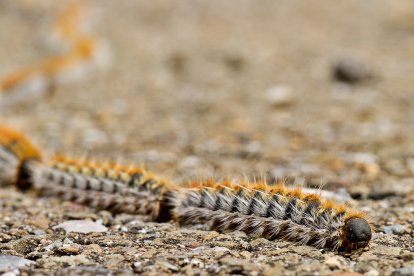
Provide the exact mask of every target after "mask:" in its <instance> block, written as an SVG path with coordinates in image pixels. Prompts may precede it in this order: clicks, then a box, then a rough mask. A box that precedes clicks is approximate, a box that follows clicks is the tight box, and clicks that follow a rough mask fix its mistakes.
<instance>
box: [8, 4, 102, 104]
mask: <svg viewBox="0 0 414 276" xmlns="http://www.w3.org/2000/svg"><path fill="white" fill-rule="evenodd" d="M87 18H88V15H87V13H86V7H85V6H84V5H82V4H81V3H80V2H79V3H78V2H74V3H72V4H70V5H68V6H66V7H65V8H64V9H63V11H62V12H61V13H59V14H58V16H57V19H56V22H55V23H54V28H53V31H52V34H51V37H50V39H49V40H50V41H52V42H54V43H53V44H55V45H58V46H59V48H60V49H65V50H64V53H62V54H59V55H56V56H51V57H47V58H45V59H44V60H43V61H41V62H39V63H38V64H35V65H30V66H27V67H24V68H21V69H18V70H16V71H14V72H11V73H9V74H7V75H6V76H4V77H3V79H1V80H0V107H2V106H9V105H12V104H14V103H19V102H25V101H26V102H27V101H28V100H32V99H34V98H38V97H40V96H41V95H43V94H45V93H46V92H52V91H53V89H54V88H55V86H56V85H60V84H64V83H68V82H74V81H78V80H79V79H81V78H83V77H84V76H85V75H86V74H87V73H88V72H89V71H91V70H93V69H96V68H104V67H106V66H107V65H108V63H109V58H110V57H109V56H110V55H109V51H108V48H107V47H106V46H105V44H104V43H103V42H102V41H99V40H98V39H96V38H94V37H93V36H91V35H89V34H87V33H86V31H85V30H82V28H81V27H82V26H83V25H85V24H83V23H84V21H85V19H87ZM86 23H87V22H86Z"/></svg>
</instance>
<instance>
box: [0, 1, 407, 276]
mask: <svg viewBox="0 0 414 276" xmlns="http://www.w3.org/2000/svg"><path fill="white" fill-rule="evenodd" d="M51 2H52V1H47V0H39V1H36V2H33V1H28V0H19V1H15V0H4V1H0V41H1V43H0V75H4V74H6V73H8V72H10V71H11V70H13V69H16V68H20V67H21V66H24V65H27V64H31V63H33V62H36V61H39V60H41V59H42V57H45V56H47V55H50V52H51V50H50V49H49V48H47V47H46V46H45V43H44V40H45V33H47V30H48V28H47V26H48V24H49V23H50V22H51V20H52V18H53V15H54V14H56V11H57V10H59V8H61V5H63V4H62V3H60V2H59V4H52V3H51ZM62 2H64V1H62ZM90 6H91V7H92V8H93V9H95V10H96V14H97V16H96V18H95V19H96V20H95V21H96V22H95V26H94V32H95V33H96V36H97V37H99V38H101V39H102V40H104V41H105V43H106V44H107V45H108V46H109V48H110V49H111V53H112V64H111V66H110V67H108V68H107V69H106V70H104V72H98V71H97V72H93V73H92V74H90V75H89V76H87V77H85V79H83V80H82V81H81V82H78V83H68V84H67V85H61V86H57V87H55V91H54V93H53V94H52V95H49V96H48V97H45V98H41V99H38V100H37V101H34V102H32V103H31V104H25V105H14V106H10V107H9V108H3V109H2V110H0V119H1V122H2V123H6V124H8V125H12V126H14V127H15V128H17V129H20V130H23V131H24V132H25V133H26V134H27V135H29V136H31V137H33V138H34V142H35V143H36V144H38V145H39V146H40V147H41V148H42V149H43V150H44V152H45V155H46V156H47V155H51V154H54V153H56V152H64V153H66V154H69V155H74V156H85V155H86V156H96V157H99V158H101V159H107V160H109V159H111V160H119V161H123V162H134V163H137V164H142V163H144V164H146V166H147V167H148V168H149V169H151V170H152V171H154V172H156V173H159V174H160V175H163V176H165V177H169V178H171V179H173V180H174V181H176V182H178V183H182V182H185V181H187V180H189V179H205V178H208V177H215V178H218V179H220V178H223V177H230V178H235V179H245V178H249V179H253V178H257V177H259V178H260V177H265V178H266V179H268V181H270V182H271V181H274V180H276V179H286V180H287V182H288V183H300V184H303V185H305V186H308V187H319V186H320V185H323V187H324V189H325V190H329V191H333V192H338V193H342V194H346V195H347V194H349V195H350V196H352V198H353V201H354V203H355V204H357V206H358V207H357V208H358V209H361V210H363V211H365V212H367V213H368V214H369V215H370V216H371V217H372V221H373V224H374V226H375V234H374V237H373V240H372V243H371V244H370V247H369V248H367V249H365V250H361V251H357V252H353V253H352V254H338V253H335V252H329V251H323V250H317V249H314V248H312V247H308V246H297V245H295V244H292V243H290V242H284V241H268V240H265V239H252V238H249V237H246V235H245V234H244V233H242V232H235V233H226V234H219V233H217V232H212V231H205V229H204V228H203V226H202V225H197V226H194V227H188V228H179V227H177V225H175V224H170V223H165V224H157V223H152V222H146V221H144V220H143V218H142V217H139V216H132V215H126V214H119V215H116V216H115V215H111V214H110V213H108V212H106V211H96V210H93V209H90V208H87V207H83V206H79V205H75V204H72V203H70V202H61V201H60V200H58V199H53V198H38V197H36V195H34V194H31V193H26V194H23V193H21V192H18V191H16V190H14V189H13V188H8V187H5V188H2V189H1V190H0V227H1V231H0V250H1V254H3V255H0V270H2V271H11V273H14V274H19V273H22V274H32V273H34V274H36V273H37V274H42V273H44V274H53V273H56V274H58V275H67V274H80V273H84V274H85V275H86V274H88V275H94V274H102V275H107V274H110V273H114V274H129V273H143V274H147V275H152V274H154V275H155V274H157V275H160V274H164V273H165V274H169V273H177V274H189V275H204V274H221V275H226V274H236V275H237V274H243V275H309V274H312V275H314V274H315V275H328V274H329V275H331V274H334V275H343V276H345V275H364V274H365V275H413V274H414V231H413V223H414V219H413V215H414V143H413V142H412V141H413V139H414V124H413V118H414V96H413V91H412V90H413V87H414V78H413V77H412V76H413V73H414V62H413V61H414V50H413V49H414V5H413V4H412V2H411V1H408V0H407V1H402V0H401V1H400V0H398V1H386V0H376V1H374V0H366V1H340V2H335V4H332V1H328V0H321V1H318V2H311V1H306V0H303V1H282V0H280V1H279V0H278V1H263V2H261V3H260V4H258V3H257V2H256V1H253V0H251V1H247V0H237V1H236V0H234V1H233V0H232V1H215V0H214V1H211V0H210V1H206V0H197V1H193V2H191V3H190V2H188V3H187V2H180V3H176V2H172V1H167V0H156V1H126V0H120V1H109V0H100V1H98V0H95V1H90ZM71 220H89V221H93V222H95V224H91V225H90V222H89V224H88V223H87V222H84V223H85V225H87V226H85V227H86V228H87V229H89V228H88V227H98V230H99V231H100V232H99V231H98V232H93V233H76V232H70V233H68V230H67V229H66V230H65V229H62V228H60V227H56V226H59V225H60V224H61V223H64V222H68V221H69V223H70V221H71ZM104 226H105V227H104ZM11 255H12V256H17V257H19V258H11V257H7V256H11ZM10 258H11V259H10ZM20 258H22V259H20ZM19 263H20V264H25V266H21V267H20V268H18V269H17V268H13V267H17V265H18V264H19ZM7 267H8V268H7ZM9 275H12V274H9Z"/></svg>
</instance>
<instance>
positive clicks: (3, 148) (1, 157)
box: [0, 125, 42, 190]
mask: <svg viewBox="0 0 414 276" xmlns="http://www.w3.org/2000/svg"><path fill="white" fill-rule="evenodd" d="M41 159H42V157H41V154H40V151H39V150H38V149H37V148H36V147H35V146H34V145H33V144H32V143H31V142H30V140H29V139H28V138H26V137H25V136H24V135H23V134H21V133H20V132H18V131H15V130H13V129H11V128H9V127H7V126H4V125H0V185H10V184H15V185H16V186H17V187H19V188H20V189H23V190H24V189H27V188H29V186H30V179H29V178H30V176H29V167H30V166H31V165H30V164H32V163H36V162H39V161H40V160H41Z"/></svg>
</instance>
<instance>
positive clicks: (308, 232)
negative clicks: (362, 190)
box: [0, 127, 372, 251]
mask: <svg viewBox="0 0 414 276" xmlns="http://www.w3.org/2000/svg"><path fill="white" fill-rule="evenodd" d="M10 160H12V161H10ZM27 160H31V161H30V162H27ZM40 160H41V159H40V154H39V153H38V151H37V150H36V149H35V148H34V147H33V146H32V145H31V144H30V142H29V141H28V140H27V139H26V138H25V137H24V136H23V135H21V134H19V133H17V132H15V131H12V130H10V129H9V128H6V127H1V128H0V180H2V179H6V180H7V182H16V183H19V182H22V181H23V180H24V182H25V183H29V184H30V185H25V186H22V185H20V186H22V187H20V186H19V185H18V187H20V188H27V187H28V186H31V187H33V188H34V189H35V190H37V191H39V192H40V193H42V194H46V195H53V196H59V197H61V198H63V199H66V200H72V201H76V202H78V203H82V204H86V205H89V206H92V207H96V208H100V209H107V210H111V211H115V212H128V213H135V214H141V215H146V216H148V217H149V218H150V219H151V220H154V221H158V222H165V221H169V220H174V221H177V222H178V223H179V224H180V225H186V224H194V223H202V224H207V225H208V226H209V227H210V228H211V229H213V230H217V231H220V232H225V231H229V230H240V231H244V232H246V234H248V235H250V236H253V237H264V238H267V239H270V240H274V239H283V240H289V241H293V242H296V243H299V244H304V245H305V244H306V245H312V246H315V247H317V248H330V249H333V250H344V251H350V250H354V249H358V248H362V247H365V246H367V245H368V243H369V241H370V240H371V237H372V229H371V226H370V223H369V222H368V219H367V218H366V216H365V215H364V214H363V213H361V212H356V211H353V210H351V209H349V208H348V207H346V206H345V205H340V204H336V203H335V202H333V201H331V200H324V199H322V198H321V197H320V195H318V194H312V193H304V192H302V191H301V189H300V188H286V187H284V186H283V184H278V185H273V186H272V185H267V184H265V183H258V184H252V183H246V184H243V185H238V184H235V183H232V182H229V181H225V182H222V183H217V182H214V181H206V182H196V181H195V182H192V183H191V185H190V186H189V187H180V186H177V185H174V184H173V183H171V182H169V181H166V180H163V179H162V178H159V177H158V176H156V175H154V174H151V173H149V172H147V171H145V170H144V169H141V168H134V167H125V166H121V165H117V164H114V163H99V162H90V161H86V160H84V161H82V160H74V159H69V158H66V157H63V156H56V157H54V158H51V159H50V161H49V162H48V163H43V162H41V161H40ZM21 167H23V168H24V172H25V173H24V174H16V173H15V174H12V173H10V171H15V170H16V168H21ZM9 170H10V171H9ZM20 177H24V179H23V180H20V179H19V178H20ZM16 178H17V179H16Z"/></svg>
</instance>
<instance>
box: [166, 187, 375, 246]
mask: <svg viewBox="0 0 414 276" xmlns="http://www.w3.org/2000/svg"><path fill="white" fill-rule="evenodd" d="M237 186H238V185H236V184H228V183H226V184H223V185H221V184H220V183H212V182H211V181H208V182H207V183H198V185H197V183H195V182H193V183H192V184H191V188H188V189H181V190H179V191H176V192H175V193H174V194H173V195H172V196H170V201H171V203H170V206H172V207H171V212H172V216H173V217H174V218H176V219H177V220H178V222H179V223H180V224H194V223H206V224H209V226H210V228H211V229H214V230H217V231H228V230H240V231H244V232H246V233H247V234H248V235H251V236H261V237H264V238H268V239H284V240H290V241H294V242H297V243H299V244H308V245H312V246H315V247H317V248H330V249H333V250H338V249H339V250H353V249H357V248H361V247H365V246H367V245H368V243H369V241H370V240H371V237H372V228H371V225H370V223H369V221H368V219H367V216H366V215H365V214H363V213H360V212H355V211H353V210H351V209H349V208H347V207H346V206H344V205H339V204H336V203H334V202H333V201H330V200H323V199H321V198H320V196H319V195H317V194H316V195H315V194H308V193H303V192H302V191H301V189H300V188H286V187H284V186H283V185H276V186H270V185H265V184H263V183H261V184H244V185H241V186H239V187H238V188H236V187H237Z"/></svg>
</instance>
